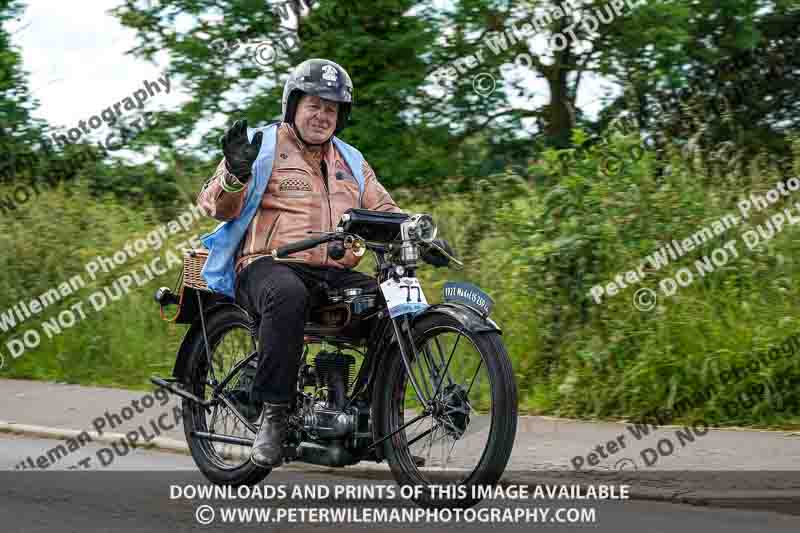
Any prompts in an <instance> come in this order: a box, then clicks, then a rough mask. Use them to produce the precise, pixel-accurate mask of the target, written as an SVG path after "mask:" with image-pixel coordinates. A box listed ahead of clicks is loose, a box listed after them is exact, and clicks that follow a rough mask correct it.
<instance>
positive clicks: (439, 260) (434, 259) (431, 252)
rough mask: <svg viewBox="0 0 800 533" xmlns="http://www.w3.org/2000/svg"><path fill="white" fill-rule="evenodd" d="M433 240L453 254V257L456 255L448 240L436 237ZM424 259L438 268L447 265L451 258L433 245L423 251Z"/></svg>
mask: <svg viewBox="0 0 800 533" xmlns="http://www.w3.org/2000/svg"><path fill="white" fill-rule="evenodd" d="M433 242H434V243H435V244H438V245H439V246H441V247H442V248H443V249H444V251H445V252H447V253H448V254H450V255H451V256H453V257H455V256H456V253H455V252H454V251H453V248H451V247H450V243H448V242H447V241H446V240H444V239H434V240H433ZM422 260H423V261H425V262H426V263H428V264H430V265H433V266H435V267H437V268H439V267H446V266H447V265H449V264H450V259H449V258H448V257H447V256H445V255H444V254H443V253H442V252H440V251H439V250H438V249H436V248H435V247H433V246H429V247H428V249H427V250H425V251H424V252H422Z"/></svg>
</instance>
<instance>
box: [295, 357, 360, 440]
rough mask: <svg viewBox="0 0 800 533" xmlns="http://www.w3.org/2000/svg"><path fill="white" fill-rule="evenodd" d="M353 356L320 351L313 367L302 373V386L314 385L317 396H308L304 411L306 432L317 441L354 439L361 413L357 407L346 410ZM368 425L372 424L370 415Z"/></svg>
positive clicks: (303, 419)
mask: <svg viewBox="0 0 800 533" xmlns="http://www.w3.org/2000/svg"><path fill="white" fill-rule="evenodd" d="M355 362H356V361H355V358H354V357H353V356H352V355H348V354H344V353H342V352H336V353H334V352H325V351H323V352H319V353H318V354H317V356H316V358H315V359H314V366H313V367H307V368H306V369H305V372H304V373H303V376H302V379H303V385H304V386H313V387H314V394H313V395H310V396H309V395H308V394H306V395H305V403H304V406H303V410H302V425H303V429H304V430H305V431H306V432H307V433H308V435H309V436H311V438H312V439H315V440H324V441H330V440H347V439H348V438H353V437H355V434H356V430H357V428H358V425H359V418H360V417H361V415H360V412H361V410H360V409H359V408H358V407H356V406H355V405H351V406H349V407H348V408H347V409H346V410H344V407H345V404H346V403H347V402H346V398H347V390H348V389H349V387H350V369H351V368H352V366H353V365H354V364H355ZM362 422H363V423H364V424H366V425H368V424H369V417H368V414H367V415H366V420H363V419H362Z"/></svg>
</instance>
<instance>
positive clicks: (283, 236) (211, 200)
mask: <svg viewBox="0 0 800 533" xmlns="http://www.w3.org/2000/svg"><path fill="white" fill-rule="evenodd" d="M352 94H353V84H352V81H351V80H350V76H349V75H348V74H347V72H346V71H345V70H344V69H343V68H342V67H341V66H339V65H338V64H336V63H334V62H333V61H329V60H326V59H309V60H307V61H304V62H303V63H301V64H300V65H298V66H297V67H295V68H294V69H293V71H292V72H291V74H290V75H289V79H288V80H287V81H286V84H285V86H284V90H283V98H282V107H283V120H282V122H281V123H280V124H279V125H270V126H266V127H264V128H257V129H255V130H251V131H250V132H248V128H247V122H246V121H244V120H241V121H236V122H235V123H234V124H233V126H232V127H231V128H230V129H229V130H228V132H227V133H226V134H225V135H224V136H223V137H222V138H221V140H220V142H221V145H222V151H223V154H224V156H225V157H224V159H223V160H222V161H221V162H220V163H219V166H218V167H217V170H216V172H215V174H214V176H213V177H212V178H211V179H210V180H208V181H207V182H206V184H205V186H204V188H203V190H202V191H201V193H200V195H199V197H198V199H197V203H198V206H199V207H200V209H201V210H203V212H204V213H205V214H206V215H208V216H211V217H213V218H215V219H217V220H220V221H223V222H226V224H223V225H221V226H220V227H219V228H218V230H217V231H215V232H214V234H211V235H209V236H206V237H209V239H207V240H204V244H206V245H207V247H209V249H210V255H209V259H208V262H207V265H206V267H205V268H204V271H203V274H204V277H206V279H207V280H209V287H211V288H212V290H219V291H221V292H225V293H227V294H228V295H229V296H234V297H235V299H236V301H237V302H239V303H240V304H242V305H243V306H244V307H245V308H246V309H248V310H249V311H250V312H252V313H253V314H255V315H258V316H260V318H261V321H260V327H259V331H258V335H259V364H258V369H257V371H256V375H255V380H254V383H253V387H252V391H251V400H252V401H253V402H256V401H257V402H259V405H260V404H263V409H262V412H261V426H260V429H259V431H258V434H257V436H256V439H255V442H254V444H253V448H252V452H251V456H250V458H251V460H252V462H253V463H255V464H256V465H258V466H261V467H265V468H270V467H273V468H274V467H277V466H280V465H281V464H282V444H283V441H284V440H285V438H286V434H287V416H288V411H289V407H290V404H291V401H292V399H293V396H294V394H295V391H296V388H297V373H298V363H299V360H300V356H301V353H302V350H303V331H304V325H305V321H306V317H307V311H308V309H309V307H310V304H311V302H312V300H313V299H314V298H315V297H318V296H320V295H321V294H323V293H324V291H325V290H326V289H338V288H344V287H362V288H364V289H366V290H372V291H376V290H377V286H376V282H375V280H374V279H373V278H371V277H369V276H367V275H365V274H362V273H360V272H355V271H352V270H351V268H353V267H355V266H356V265H357V264H358V262H359V260H360V258H359V257H356V256H355V255H354V254H353V253H352V251H351V250H346V251H344V254H343V255H342V254H341V250H337V251H333V253H331V252H332V250H330V249H329V248H328V247H327V246H318V247H316V248H314V249H312V250H308V251H304V252H298V253H297V254H294V255H293V256H292V257H294V258H297V259H300V260H301V262H276V261H275V260H274V258H273V257H272V256H271V252H272V250H274V249H277V248H279V247H281V246H284V245H286V244H289V243H292V242H295V241H299V240H303V239H307V238H308V237H309V236H310V235H309V234H308V232H325V231H333V229H334V227H335V225H336V224H337V222H338V221H339V218H340V217H341V215H342V214H343V213H344V212H345V211H346V210H347V209H349V208H359V207H360V208H364V209H372V210H380V211H391V212H402V211H401V210H400V208H399V207H398V206H397V204H395V202H394V201H393V200H392V197H391V196H390V195H389V193H388V192H387V191H386V189H384V187H383V186H382V185H381V184H380V183H379V182H378V179H377V177H376V176H375V172H373V170H372V168H371V167H370V166H369V164H368V163H367V162H366V161H365V160H364V158H363V156H361V154H360V152H358V150H356V149H355V148H353V147H352V146H350V145H348V144H347V143H344V142H343V141H341V140H340V139H338V138H337V137H335V134H338V133H339V132H341V131H342V130H343V129H344V128H345V127H346V126H347V123H348V120H349V119H350V111H351V106H352ZM265 139H268V140H267V142H264V143H263V144H264V146H262V142H263V141H264V140H265ZM354 167H355V168H354ZM265 183H266V185H265ZM251 189H252V190H251ZM261 190H263V193H261V194H259V192H260V191H261ZM248 217H249V221H248ZM239 219H241V220H239ZM226 225H228V226H229V227H227V228H223V226H226ZM237 227H238V231H234V230H235V228H237ZM227 230H230V231H227ZM231 241H236V242H231ZM226 248H227V249H228V250H229V255H231V256H232V257H231V258H229V259H225V258H222V259H220V256H221V255H222V252H221V251H220V250H221V249H226ZM234 249H235V251H234ZM445 249H446V250H447V248H445ZM337 252H338V253H337ZM431 253H433V254H435V253H436V252H435V251H434V252H431ZM215 255H216V258H215ZM226 261H227V263H226ZM226 269H227V270H235V282H234V283H233V288H231V283H230V282H229V281H227V279H229V278H231V276H232V274H231V273H229V272H226ZM215 284H216V286H215Z"/></svg>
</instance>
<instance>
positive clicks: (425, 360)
mask: <svg viewBox="0 0 800 533" xmlns="http://www.w3.org/2000/svg"><path fill="white" fill-rule="evenodd" d="M413 338H414V343H415V350H416V358H414V355H413V354H410V353H409V354H408V356H409V358H410V359H412V361H410V362H411V372H412V375H413V376H414V377H415V379H416V384H417V386H416V387H414V384H413V383H412V381H411V379H409V374H408V372H407V370H406V367H405V364H404V363H403V360H402V357H401V354H400V350H399V347H395V349H394V350H393V351H392V352H391V353H390V354H389V358H388V360H387V361H386V371H385V373H383V378H382V382H381V383H380V384H378V389H377V391H379V392H378V398H376V399H377V401H378V406H379V407H378V410H377V413H376V414H377V415H378V420H380V424H381V428H380V429H381V431H382V435H389V434H392V433H394V435H393V436H392V437H391V438H390V439H388V440H386V441H385V443H384V454H385V456H386V458H387V460H388V462H389V466H390V467H391V469H392V473H393V475H394V477H395V479H396V480H397V482H398V483H399V484H400V485H423V486H426V485H427V486H430V485H447V486H449V487H448V488H447V489H445V490H449V491H450V492H437V491H439V490H440V489H436V488H427V489H424V490H423V492H422V494H423V496H422V497H421V498H418V499H416V498H415V501H416V502H417V503H418V504H419V505H423V506H426V507H440V506H449V507H452V506H458V507H469V506H472V505H474V504H475V503H477V502H478V501H480V499H481V498H480V496H479V495H478V493H477V492H475V493H473V489H472V487H473V486H477V485H494V484H496V483H497V481H498V480H499V479H500V477H501V476H502V474H503V471H504V470H505V467H506V464H507V463H508V460H509V457H510V455H511V450H512V448H513V445H514V437H515V435H516V431H517V386H516V383H515V381H514V373H513V369H512V366H511V361H510V359H509V357H508V353H507V352H506V349H505V346H504V345H503V341H502V338H501V337H500V335H499V334H498V333H496V332H481V333H472V332H469V331H467V330H466V329H465V328H464V326H463V325H462V324H461V323H460V322H458V321H457V320H456V319H454V318H452V317H450V316H448V315H442V314H432V315H429V316H426V317H423V318H422V319H421V320H420V321H419V322H417V324H416V325H415V326H414V331H413ZM415 419H416V420H415ZM405 424H408V426H407V427H405V428H404V429H402V430H400V428H401V427H403V426H404V425H405ZM398 430H399V431H398ZM395 432H396V433H395ZM448 495H451V496H453V497H452V498H449V497H448Z"/></svg>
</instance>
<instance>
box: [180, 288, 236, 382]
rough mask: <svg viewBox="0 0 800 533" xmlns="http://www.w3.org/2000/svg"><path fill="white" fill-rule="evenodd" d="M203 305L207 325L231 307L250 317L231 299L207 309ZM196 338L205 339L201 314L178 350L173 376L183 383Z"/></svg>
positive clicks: (216, 302)
mask: <svg viewBox="0 0 800 533" xmlns="http://www.w3.org/2000/svg"><path fill="white" fill-rule="evenodd" d="M203 304H204V311H205V321H206V325H208V321H209V318H211V317H212V316H213V315H214V313H217V312H219V311H221V310H224V309H227V308H230V307H233V308H235V309H237V310H239V311H240V312H242V313H244V314H245V315H247V316H249V313H248V312H247V311H246V310H245V309H244V308H243V307H242V306H240V305H236V304H235V303H233V302H232V301H231V300H229V299H228V300H218V301H211V302H209V305H208V307H205V304H206V302H203ZM195 338H200V339H202V338H203V324H202V322H201V321H200V315H199V314H198V316H197V317H196V318H195V320H194V322H192V325H191V326H189V330H188V331H187V332H186V335H184V336H183V340H182V341H181V345H180V347H179V348H178V353H177V356H176V358H175V366H174V367H173V369H172V375H173V376H174V377H176V378H178V380H180V381H181V382H184V378H185V377H186V370H187V366H188V365H187V364H188V362H189V356H190V355H191V351H192V344H194V342H195Z"/></svg>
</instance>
